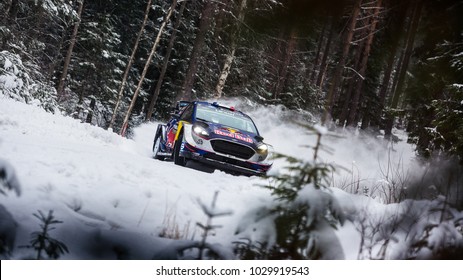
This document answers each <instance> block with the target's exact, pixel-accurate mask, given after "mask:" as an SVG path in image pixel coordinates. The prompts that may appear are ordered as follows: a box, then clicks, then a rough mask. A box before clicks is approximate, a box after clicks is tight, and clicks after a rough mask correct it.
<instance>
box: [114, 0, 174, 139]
mask: <svg viewBox="0 0 463 280" xmlns="http://www.w3.org/2000/svg"><path fill="white" fill-rule="evenodd" d="M175 5H177V0H173V1H172V6H171V7H170V9H169V11H168V12H167V15H166V18H165V19H164V21H163V22H162V24H161V27H160V28H159V32H158V35H157V36H156V40H155V41H154V44H153V47H152V48H151V52H150V54H149V56H148V59H147V60H146V63H145V67H144V68H143V72H142V74H141V77H140V81H139V82H138V85H137V88H136V90H135V92H134V94H133V97H132V100H131V102H130V105H129V108H128V110H127V113H126V114H125V118H124V122H123V124H122V128H121V133H120V135H122V136H125V134H126V132H127V126H128V124H129V118H130V114H131V113H132V110H133V106H135V102H136V101H137V97H138V94H139V93H140V90H141V88H142V86H143V80H144V79H145V76H146V72H148V68H149V66H150V64H151V60H152V59H153V56H154V53H155V52H156V48H157V46H158V45H159V41H160V40H161V35H162V32H163V31H164V28H165V27H166V25H167V23H168V22H169V19H170V17H171V16H172V13H173V11H174V9H175Z"/></svg>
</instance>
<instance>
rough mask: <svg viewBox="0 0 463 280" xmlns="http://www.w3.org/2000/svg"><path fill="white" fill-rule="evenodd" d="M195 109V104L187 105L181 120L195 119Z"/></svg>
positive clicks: (189, 120)
mask: <svg viewBox="0 0 463 280" xmlns="http://www.w3.org/2000/svg"><path fill="white" fill-rule="evenodd" d="M193 109H194V105H193V104H191V105H190V106H188V107H186V108H185V110H184V111H183V114H182V115H181V116H180V120H182V121H187V122H191V121H192V120H193Z"/></svg>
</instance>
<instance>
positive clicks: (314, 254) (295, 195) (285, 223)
mask: <svg viewBox="0 0 463 280" xmlns="http://www.w3.org/2000/svg"><path fill="white" fill-rule="evenodd" d="M304 127H306V128H308V129H310V130H312V131H314V132H315V133H317V135H318V141H317V144H316V145H315V146H314V156H313V159H312V160H307V159H298V158H294V157H290V156H285V155H281V154H279V155H277V156H276V159H278V158H282V159H285V160H286V161H287V162H288V166H287V167H286V172H282V173H281V174H275V175H270V176H269V179H270V181H271V182H272V183H271V184H269V185H266V186H265V187H266V188H268V189H270V190H271V192H272V196H273V197H274V199H275V200H274V203H273V204H272V205H266V206H263V207H259V208H258V209H252V210H251V211H250V213H249V214H248V215H249V216H248V217H247V218H246V219H244V220H243V222H242V223H241V224H240V225H239V227H238V229H237V232H236V233H237V234H238V235H239V237H240V238H244V239H246V240H248V241H250V242H248V243H237V244H238V245H237V252H238V255H239V256H241V257H245V256H252V257H254V258H262V259H278V260H281V259H343V258H344V252H343V250H342V247H341V244H340V242H339V240H338V238H337V237H336V234H335V230H336V227H337V226H338V225H342V224H343V223H344V220H345V216H344V214H343V212H342V210H341V207H340V205H339V203H338V201H337V200H336V198H335V197H334V196H333V194H332V192H331V190H330V189H329V185H330V182H329V178H330V174H331V173H332V172H333V171H334V166H333V165H330V164H324V163H320V162H318V156H317V153H318V151H319V149H320V148H321V142H320V140H321V137H322V135H323V134H325V133H326V130H325V128H323V127H318V126H316V127H315V128H314V127H311V126H306V125H304ZM307 158H308V157H307ZM260 233H265V234H260Z"/></svg>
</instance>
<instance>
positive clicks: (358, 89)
mask: <svg viewBox="0 0 463 280" xmlns="http://www.w3.org/2000/svg"><path fill="white" fill-rule="evenodd" d="M381 5H382V0H378V1H377V2H376V7H375V10H374V12H373V18H372V19H371V23H370V29H369V33H368V38H367V41H366V42H365V49H364V51H363V54H362V61H361V63H360V70H359V74H360V76H362V77H365V73H366V70H367V65H368V58H369V56H370V50H371V45H372V43H373V38H374V37H375V36H374V34H375V32H376V25H377V24H378V15H379V12H380V9H381ZM363 81H364V79H362V78H360V79H358V82H357V86H356V87H355V91H354V98H353V99H352V104H351V107H350V112H349V117H348V119H347V125H349V126H355V125H354V123H355V119H356V116H357V111H358V107H359V102H360V95H361V93H362V87H363Z"/></svg>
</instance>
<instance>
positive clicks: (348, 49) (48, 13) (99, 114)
mask: <svg viewBox="0 0 463 280" xmlns="http://www.w3.org/2000/svg"><path fill="white" fill-rule="evenodd" d="M462 13H463V2H462V1H456V0H410V1H400V0H326V1H317V0H306V1H303V0H280V1H278V0H256V1H248V0H235V1H232V0H221V1H210V0H203V1H188V0H183V1H181V0H179V1H177V0H172V1H164V0H162V1H151V0H144V1H141V0H133V1H127V0H107V1H99V0H94V1H85V0H68V1H64V0H36V1H26V0H5V1H2V2H1V3H0V14H1V26H0V45H1V50H2V52H1V53H0V63H2V64H5V63H6V61H7V60H8V61H21V62H22V63H21V65H22V66H23V67H22V69H15V70H11V69H10V71H17V72H18V71H19V73H20V75H23V76H24V77H27V79H28V81H29V84H28V85H22V86H23V88H20V87H15V88H13V87H8V86H5V81H3V84H4V85H3V91H4V93H6V94H7V95H10V96H13V97H15V98H17V99H22V100H24V101H26V102H32V100H36V101H37V100H38V102H40V104H41V105H42V106H43V107H44V108H47V109H48V110H59V111H61V112H64V113H65V114H68V115H72V116H73V117H75V118H78V119H81V120H82V121H85V122H88V123H92V124H95V125H98V126H101V127H104V128H112V129H114V131H116V132H118V133H121V134H123V135H125V133H126V130H127V128H128V131H129V132H130V129H131V128H132V127H133V126H134V125H136V124H139V123H141V122H143V121H149V120H152V119H165V118H166V117H168V114H169V108H170V107H171V106H172V104H174V102H175V101H176V100H180V99H185V100H192V99H211V98H222V97H223V98H227V97H243V98H248V99H251V100H253V101H255V102H259V103H263V104H284V105H285V106H287V107H288V108H291V109H304V110H309V111H311V112H313V113H314V115H316V116H319V118H320V120H321V122H323V123H324V124H326V125H329V126H330V127H336V126H337V127H347V128H348V127H352V128H359V129H361V130H363V131H365V132H378V131H384V135H385V137H386V138H391V137H392V138H394V135H393V134H392V128H393V127H394V126H399V127H401V128H405V129H406V130H407V132H408V133H409V136H410V137H409V141H411V142H413V143H414V144H416V145H417V147H418V150H419V152H420V153H421V154H422V155H424V156H431V155H433V154H436V153H437V154H442V153H450V154H452V155H456V156H459V157H460V158H461V157H462V156H463V138H462V136H461V135H463V118H462V114H463V113H462V112H463V101H462V100H463V43H462V42H463V40H462V37H463V18H462V17H461V16H460V15H461V14H462ZM13 64H15V63H13ZM15 65H16V64H15ZM16 68H17V67H16ZM0 71H3V72H7V71H8V70H7V69H6V67H5V69H2V70H0ZM0 74H1V73H0ZM31 85H33V86H31ZM26 87H27V90H25V89H26Z"/></svg>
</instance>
